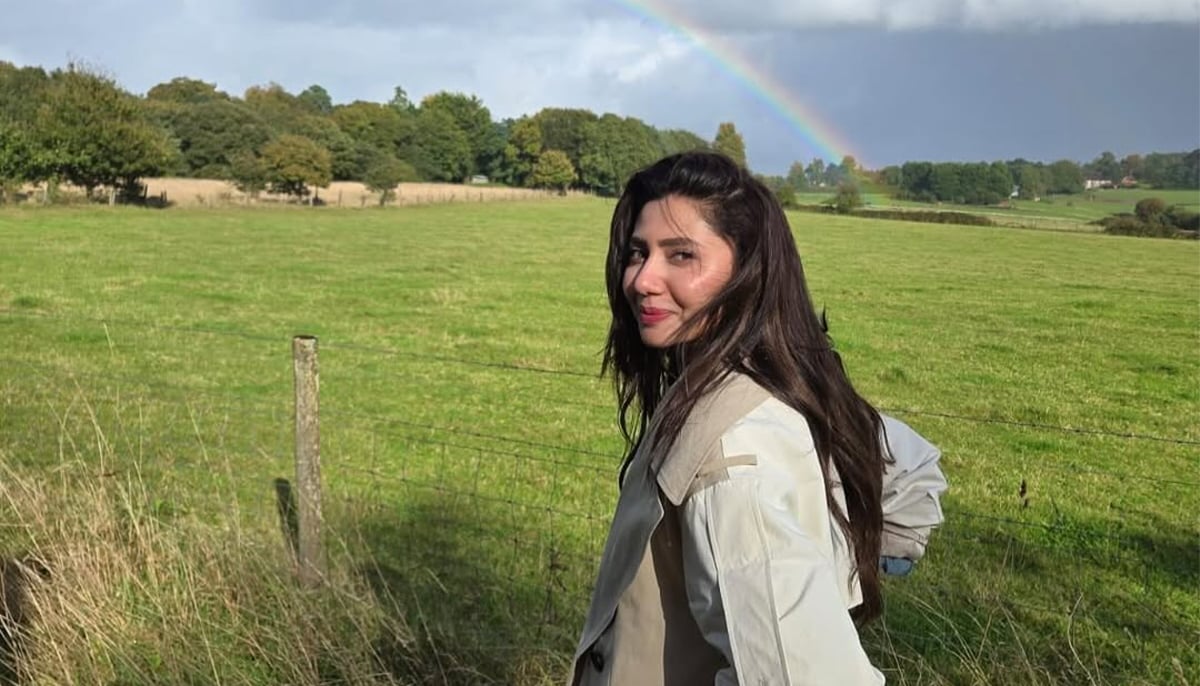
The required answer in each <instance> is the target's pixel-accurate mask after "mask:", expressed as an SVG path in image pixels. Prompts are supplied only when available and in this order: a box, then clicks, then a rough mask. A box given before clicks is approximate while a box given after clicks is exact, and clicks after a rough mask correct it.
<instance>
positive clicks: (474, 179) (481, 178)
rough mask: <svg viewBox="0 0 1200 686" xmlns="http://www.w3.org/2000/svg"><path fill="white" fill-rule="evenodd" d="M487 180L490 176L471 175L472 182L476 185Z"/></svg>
mask: <svg viewBox="0 0 1200 686" xmlns="http://www.w3.org/2000/svg"><path fill="white" fill-rule="evenodd" d="M487 182H488V177H486V176H484V175H483V174H476V175H475V176H472V177H471V183H472V184H475V185H476V186H481V185H483V184H485V183H487Z"/></svg>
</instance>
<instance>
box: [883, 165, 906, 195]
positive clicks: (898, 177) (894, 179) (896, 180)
mask: <svg viewBox="0 0 1200 686" xmlns="http://www.w3.org/2000/svg"><path fill="white" fill-rule="evenodd" d="M879 181H880V183H882V184H883V185H885V186H889V187H891V188H894V189H896V190H899V189H900V188H901V187H902V186H903V185H904V170H903V169H902V168H901V167H898V166H896V165H894V164H891V165H888V166H886V167H884V168H883V169H880V170H879Z"/></svg>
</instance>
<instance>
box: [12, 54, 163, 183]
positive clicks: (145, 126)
mask: <svg viewBox="0 0 1200 686" xmlns="http://www.w3.org/2000/svg"><path fill="white" fill-rule="evenodd" d="M34 131H35V138H36V141H35V143H36V144H37V145H39V146H40V147H41V148H42V149H43V150H46V151H47V159H46V162H47V165H46V169H47V171H48V172H49V173H52V174H56V175H58V176H60V177H61V178H64V179H66V180H67V181H70V182H71V183H73V184H75V185H77V186H80V187H82V188H83V189H84V191H85V192H86V193H87V195H88V197H91V195H92V193H93V191H94V190H95V189H96V188H97V187H98V186H108V187H110V188H113V189H114V190H117V189H120V190H121V191H122V194H123V195H124V196H126V197H130V196H132V195H134V194H136V192H137V191H138V189H139V179H140V178H142V177H145V176H152V175H155V174H158V173H161V172H162V170H164V169H167V168H169V167H170V166H171V164H172V162H173V159H174V156H175V155H176V154H177V150H176V149H175V147H174V145H173V144H172V143H171V141H170V140H169V139H168V138H167V135H166V132H165V131H163V130H162V129H161V128H159V127H157V126H155V125H153V124H152V123H151V122H150V121H149V119H148V118H147V117H146V114H145V111H144V110H143V109H142V107H141V103H140V102H139V101H138V100H137V99H136V98H134V97H133V96H131V95H130V94H128V93H126V92H125V91H123V90H121V89H120V88H119V87H118V86H117V84H116V83H115V82H114V81H113V80H112V79H111V78H109V77H107V76H103V75H100V74H98V73H94V72H91V71H88V70H87V69H85V68H83V67H81V66H78V65H75V64H71V65H68V67H67V68H66V69H64V70H59V71H56V72H54V74H53V75H52V76H51V79H50V83H49V85H48V86H47V87H46V90H45V94H44V97H43V99H42V103H41V107H40V109H39V116H38V125H37V127H36V129H35V130H34Z"/></svg>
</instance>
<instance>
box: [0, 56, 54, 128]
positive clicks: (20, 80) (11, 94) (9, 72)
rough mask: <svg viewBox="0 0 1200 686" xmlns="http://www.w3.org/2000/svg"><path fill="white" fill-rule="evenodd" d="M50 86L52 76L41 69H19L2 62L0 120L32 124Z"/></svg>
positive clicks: (0, 72)
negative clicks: (43, 96) (43, 95)
mask: <svg viewBox="0 0 1200 686" xmlns="http://www.w3.org/2000/svg"><path fill="white" fill-rule="evenodd" d="M49 85H50V75H49V74H47V73H46V72H45V70H44V69H42V68H41V67H17V66H15V65H13V64H12V63H10V62H4V61H0V119H7V120H9V121H11V122H18V123H25V124H32V123H33V122H34V120H35V119H36V118H37V112H38V105H39V102H40V100H41V98H42V94H43V93H44V92H45V90H46V87H47V86H49Z"/></svg>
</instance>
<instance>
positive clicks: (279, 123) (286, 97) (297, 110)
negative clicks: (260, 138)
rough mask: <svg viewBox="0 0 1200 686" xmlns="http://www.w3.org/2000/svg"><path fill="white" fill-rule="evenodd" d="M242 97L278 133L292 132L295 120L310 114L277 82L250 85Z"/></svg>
mask: <svg viewBox="0 0 1200 686" xmlns="http://www.w3.org/2000/svg"><path fill="white" fill-rule="evenodd" d="M242 99H243V100H245V102H246V105H247V106H248V107H249V108H250V109H251V110H253V111H254V112H255V113H257V114H258V116H260V117H262V119H263V121H265V122H266V123H267V125H268V126H270V127H271V128H272V129H273V130H274V131H276V132H278V133H294V132H295V127H296V122H297V120H299V119H301V118H303V117H310V116H312V112H310V111H309V109H308V107H307V106H306V105H305V104H304V103H303V102H301V101H300V100H299V99H298V98H297V97H296V96H294V95H292V94H291V93H288V92H287V90H285V89H284V87H283V86H281V85H279V84H277V83H268V84H266V85H265V86H251V87H249V88H247V89H246V93H245V95H244V96H243V98H242Z"/></svg>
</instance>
